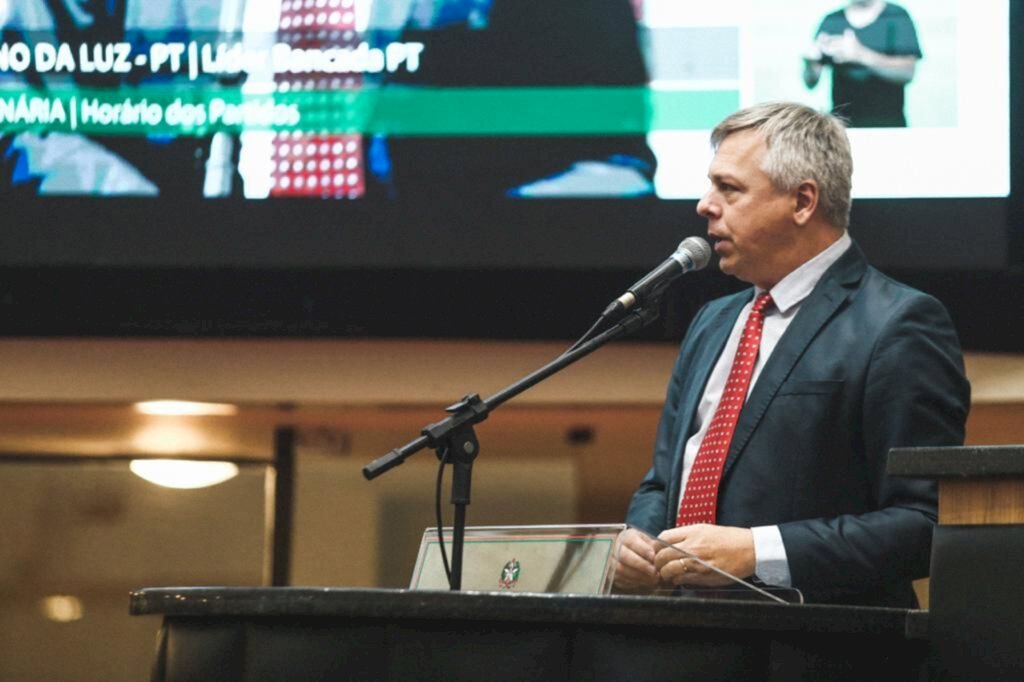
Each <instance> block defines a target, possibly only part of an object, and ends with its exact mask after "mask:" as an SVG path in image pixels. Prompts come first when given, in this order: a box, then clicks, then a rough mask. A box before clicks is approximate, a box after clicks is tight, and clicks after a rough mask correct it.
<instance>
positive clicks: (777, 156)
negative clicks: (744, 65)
mask: <svg viewBox="0 0 1024 682" xmlns="http://www.w3.org/2000/svg"><path fill="white" fill-rule="evenodd" d="M711 140H712V146H713V147H714V149H715V155H714V158H713V160H712V162H711V166H710V171H709V173H708V176H709V178H710V179H711V187H710V189H709V190H708V191H707V193H706V194H705V195H704V197H703V198H702V199H701V200H700V202H699V203H698V205H697V211H698V213H700V215H702V216H703V217H705V218H706V219H707V221H708V236H709V237H710V240H711V241H712V243H713V245H714V251H715V253H716V254H717V255H718V257H719V259H720V261H719V264H720V267H721V270H722V271H723V272H725V273H726V274H729V275H732V276H734V277H736V278H737V279H739V280H741V281H743V282H747V283H749V284H751V285H752V286H751V287H750V288H748V289H745V290H743V291H741V292H739V293H736V294H733V295H731V296H726V297H724V298H720V299H717V300H714V301H711V302H710V303H708V304H707V305H705V306H704V307H703V308H702V309H701V310H700V311H699V312H698V313H697V315H696V317H695V319H694V320H693V322H692V324H691V325H690V328H689V331H688V332H687V334H686V338H685V339H684V341H683V344H682V348H681V350H680V353H679V356H678V359H677V361H676V365H675V368H674V369H673V372H672V378H671V381H670V384H669V388H668V396H667V400H666V402H665V406H664V410H663V413H662V416H661V422H660V424H659V426H658V432H657V439H656V446H655V451H654V462H653V466H652V468H651V469H650V471H649V472H648V473H647V475H646V477H645V478H644V479H643V481H642V482H641V484H640V486H639V488H638V489H637V491H636V492H635V494H634V495H633V498H632V501H631V503H630V506H629V511H628V514H627V522H628V523H629V524H630V525H631V526H633V527H634V528H638V529H641V530H643V531H645V532H646V533H647V534H648V535H650V536H657V537H658V538H660V540H661V541H663V542H665V543H669V544H672V545H675V546H676V547H678V548H680V549H682V550H684V551H686V552H689V553H692V554H693V555H695V556H697V557H699V558H700V559H702V560H704V561H706V562H709V563H710V564H712V565H714V566H716V567H718V568H720V569H722V570H724V571H727V572H728V573H730V574H732V575H735V576H738V577H740V578H754V579H757V580H759V581H761V582H763V583H765V584H767V585H773V586H780V587H793V588H796V589H799V590H801V591H802V593H803V595H804V597H805V599H806V600H807V601H810V602H832V603H856V604H873V605H887V606H899V607H909V606H912V605H913V604H915V603H916V600H915V597H914V592H913V589H912V586H911V581H912V580H913V579H916V578H920V577H923V576H924V575H926V574H927V571H928V564H929V554H930V546H931V535H932V529H933V525H934V523H935V518H936V494H935V489H934V486H933V484H932V483H930V482H926V481H920V480H912V479H905V478H894V477H890V476H888V475H887V474H886V457H887V454H888V452H889V450H890V448H894V447H900V446H947V445H959V444H961V443H962V442H963V437H964V424H965V421H966V417H967V412H968V406H969V399H970V386H969V384H968V382H967V380H966V378H965V375H964V367H963V358H962V354H961V350H960V346H959V342H958V340H957V335H956V332H955V330H954V328H953V325H952V323H951V321H950V318H949V315H948V314H947V312H946V310H945V308H944V307H943V306H942V304H941V303H939V302H938V301H937V300H935V299H934V298H932V297H931V296H928V295H926V294H924V293H921V292H919V291H916V290H914V289H912V288H910V287H908V286H906V285H903V284H900V283H899V282H896V281H894V280H892V279H890V278H889V277H887V276H885V275H883V274H882V273H880V272H879V271H878V270H876V269H875V268H873V267H872V266H870V265H869V264H868V262H867V261H866V260H865V257H864V254H863V253H862V252H861V250H860V248H858V246H857V244H856V243H855V242H854V241H853V240H852V239H851V237H850V234H849V232H848V230H847V228H848V223H849V210H850V203H851V202H850V185H851V174H852V161H851V154H850V146H849V141H848V139H847V135H846V130H845V128H844V126H843V124H842V122H841V121H840V120H839V119H838V118H837V117H835V116H834V115H832V114H823V113H818V112H816V111H814V110H812V109H810V108H808V107H805V106H803V105H800V104H791V103H769V104H760V105H757V106H754V107H751V108H748V109H745V110H742V111H739V112H737V113H735V114H733V115H731V116H729V117H727V118H726V119H725V120H724V121H722V122H721V123H720V124H719V125H718V126H717V127H716V128H715V130H714V131H713V132H712V135H711ZM621 540H622V542H621V550H620V552H619V554H618V566H617V570H616V574H615V581H616V585H617V586H618V588H619V589H623V590H634V591H637V590H639V591H642V590H650V589H654V588H656V587H658V586H666V585H667V586H676V585H687V586H719V585H726V584H730V583H729V581H728V580H727V579H725V578H723V577H722V576H720V575H718V574H717V573H714V572H712V571H710V570H709V569H708V568H707V567H705V566H703V565H701V564H700V563H698V562H696V561H694V560H692V559H684V558H680V554H679V553H678V552H676V551H675V550H674V549H671V548H667V549H666V548H665V547H664V546H661V545H658V544H657V543H655V542H653V541H651V539H649V538H648V537H647V536H645V535H644V534H642V533H640V532H637V531H636V530H632V529H630V530H627V531H625V532H624V533H623V535H622V537H621Z"/></svg>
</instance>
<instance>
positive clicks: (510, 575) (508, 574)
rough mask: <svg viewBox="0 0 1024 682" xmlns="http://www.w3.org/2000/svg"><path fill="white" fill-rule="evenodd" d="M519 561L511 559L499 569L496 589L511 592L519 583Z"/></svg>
mask: <svg viewBox="0 0 1024 682" xmlns="http://www.w3.org/2000/svg"><path fill="white" fill-rule="evenodd" d="M520 568H521V566H520V565H519V561H518V560H517V559H512V561H510V562H508V563H507V564H505V565H504V567H502V569H501V578H499V579H498V587H500V588H501V589H503V590H511V589H512V588H513V587H515V586H516V583H518V582H519V569H520Z"/></svg>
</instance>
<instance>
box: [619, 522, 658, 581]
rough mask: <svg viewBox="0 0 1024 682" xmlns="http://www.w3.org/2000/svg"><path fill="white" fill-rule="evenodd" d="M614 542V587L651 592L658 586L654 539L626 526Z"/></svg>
mask: <svg viewBox="0 0 1024 682" xmlns="http://www.w3.org/2000/svg"><path fill="white" fill-rule="evenodd" d="M616 544H617V548H616V552H615V560H616V565H615V588H616V589H617V590H620V591H623V592H651V591H653V590H654V589H655V588H656V587H658V583H659V581H660V576H659V574H658V569H656V568H655V567H654V555H655V554H657V550H656V548H655V542H654V540H652V539H651V538H650V537H648V536H647V535H645V534H643V533H641V532H640V531H638V530H636V529H635V528H627V529H626V530H624V531H622V532H621V533H619V537H618V539H617V540H616Z"/></svg>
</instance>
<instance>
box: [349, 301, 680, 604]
mask: <svg viewBox="0 0 1024 682" xmlns="http://www.w3.org/2000/svg"><path fill="white" fill-rule="evenodd" d="M659 303H660V301H659V300H652V301H651V302H650V305H649V307H638V308H636V309H634V310H633V311H632V312H630V313H629V314H628V315H626V316H625V317H623V318H622V320H620V321H619V322H618V323H617V324H615V325H614V326H612V327H611V328H609V329H608V330H607V331H604V332H603V333H601V334H599V335H597V336H595V337H594V338H592V339H590V340H589V341H587V342H585V343H583V344H578V345H577V346H573V347H572V348H571V349H570V350H568V351H567V352H565V353H563V354H562V355H560V356H559V357H557V358H555V359H554V360H553V361H551V362H549V363H548V364H546V365H544V366H543V367H541V368H540V369H538V370H536V371H534V372H533V373H532V374H529V375H527V376H526V377H524V378H522V379H520V380H519V381H517V382H515V383H513V384H511V385H510V386H507V387H506V388H504V389H502V390H500V391H498V392H497V393H495V394H494V395H492V396H491V397H489V398H487V399H486V400H481V399H480V396H479V395H477V394H473V395H468V396H466V397H465V398H463V399H462V400H460V401H459V402H457V403H455V404H454V405H450V406H448V407H447V408H445V411H446V412H449V413H450V414H451V416H449V417H446V418H444V419H442V420H441V421H439V422H435V423H433V424H428V425H427V426H425V427H423V430H422V431H420V434H421V435H420V437H419V438H416V439H415V440H412V441H409V442H408V443H406V444H405V445H403V446H402V447H400V448H397V449H395V450H392V451H391V452H389V453H387V454H386V455H384V456H382V457H378V458H377V459H375V460H373V461H372V462H370V463H369V464H367V465H366V466H365V467H363V476H364V477H365V478H366V479H367V480H371V479H374V478H376V477H378V476H380V475H381V474H383V473H384V472H386V471H387V470H389V469H392V468H394V467H396V466H398V465H399V464H402V463H403V462H404V461H405V460H406V459H408V458H409V457H411V456H412V455H414V454H416V453H417V452H419V451H420V450H422V449H424V448H426V447H428V446H429V447H431V448H433V449H434V450H435V451H436V452H437V456H438V459H441V458H443V457H445V456H447V457H448V459H449V461H450V462H451V463H452V466H453V469H454V471H453V474H452V494H451V503H452V505H454V506H455V519H454V522H453V523H452V528H453V531H452V565H451V576H450V578H449V586H450V588H451V589H452V590H453V591H457V590H460V589H462V554H463V545H464V544H465V537H466V506H467V505H468V504H469V501H470V487H471V481H472V475H473V460H475V459H476V457H477V455H478V454H479V451H480V442H479V440H477V437H476V432H475V431H474V429H473V425H474V424H478V423H480V422H482V421H483V420H485V419H487V416H488V414H489V413H490V412H491V411H492V410H494V409H495V408H497V407H498V406H500V405H502V404H503V403H505V402H507V401H509V400H511V399H512V398H514V397H516V396H517V395H519V394H520V393H522V392H523V391H525V390H526V389H528V388H530V387H532V386H534V385H536V384H538V383H540V382H541V381H543V380H544V379H547V378H548V377H550V376H551V375H553V374H556V373H557V372H559V371H561V370H562V369H564V368H566V367H568V366H569V365H571V364H573V363H574V362H576V361H577V360H579V359H581V358H583V357H584V356H586V355H589V354H590V353H592V352H594V351H595V350H597V349H598V348H600V347H601V346H603V345H605V344H606V343H608V342H610V341H613V340H615V339H617V338H619V337H621V336H625V335H626V334H631V333H633V332H635V331H636V330H638V329H641V328H643V327H645V326H647V325H648V324H650V323H651V322H653V321H654V320H656V319H658V314H659V312H660V305H659ZM440 531H441V529H440V528H438V532H439V533H440Z"/></svg>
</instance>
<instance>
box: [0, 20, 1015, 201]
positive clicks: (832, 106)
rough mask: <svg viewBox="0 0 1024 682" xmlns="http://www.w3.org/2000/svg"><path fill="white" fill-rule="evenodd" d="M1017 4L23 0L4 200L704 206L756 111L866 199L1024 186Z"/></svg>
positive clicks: (4, 125) (2, 94)
mask: <svg viewBox="0 0 1024 682" xmlns="http://www.w3.org/2000/svg"><path fill="white" fill-rule="evenodd" d="M1008 13H1009V7H1008V2H1007V0H991V1H987V2H984V3H968V2H967V1H966V0H903V2H900V3H891V2H872V1H862V0H852V1H844V0H794V1H792V2H785V3H779V2H775V1H772V0H732V1H726V2H721V1H718V2H713V1H711V0H707V1H699V2H698V1H687V2H680V1H679V0H559V1H558V2H553V1H551V0H260V1H258V2H257V1H256V0H169V1H160V0H145V1H144V0H103V1H97V0H0V24H2V27H3V34H2V43H0V188H2V191H3V192H4V193H5V194H11V195H20V196H25V197H34V196H39V195H44V196H49V195H96V196H151V197H157V196H159V197H185V198H200V197H206V198H211V199H213V198H233V199H243V198H244V199H254V200H257V199H277V198H282V199H284V198H318V199H319V198H322V199H341V200H362V201H377V200H379V201H384V202H388V201H402V200H404V199H416V198H424V197H426V198H428V199H432V198H435V197H439V198H441V199H445V198H449V199H465V200H489V199H498V198H505V197H517V198H524V199H544V198H561V197H574V198H578V197H595V198H605V197H615V198H623V199H630V198H634V199H635V198H652V197H657V198H664V199H693V198H697V197H699V196H700V195H701V194H702V193H703V192H704V191H705V189H706V187H707V179H706V177H705V173H706V168H707V163H708V161H709V159H710V157H711V150H710V149H709V147H708V132H709V130H710V128H711V127H712V126H713V125H714V124H715V123H716V122H717V121H719V120H720V119H721V118H723V117H724V116H726V115H727V114H729V113H731V112H732V111H734V110H736V109H738V108H740V107H742V106H745V105H748V104H753V103H755V102H760V101H768V100H780V99H786V100H797V101H802V102H805V103H807V104H809V105H812V106H815V107H816V108H820V109H829V110H834V111H836V113H838V114H839V115H842V116H844V117H845V118H847V119H848V121H849V124H850V126H851V128H850V136H851V140H852V142H853V149H854V157H855V158H854V166H855V177H854V193H855V196H860V197H960V196H963V197H986V196H1006V195H1007V194H1008V193H1009V152H1008V146H1009V116H1010V112H1009V95H1008V93H1009V84H1008V81H1009V28H1008V26H1009V22H1008Z"/></svg>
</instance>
